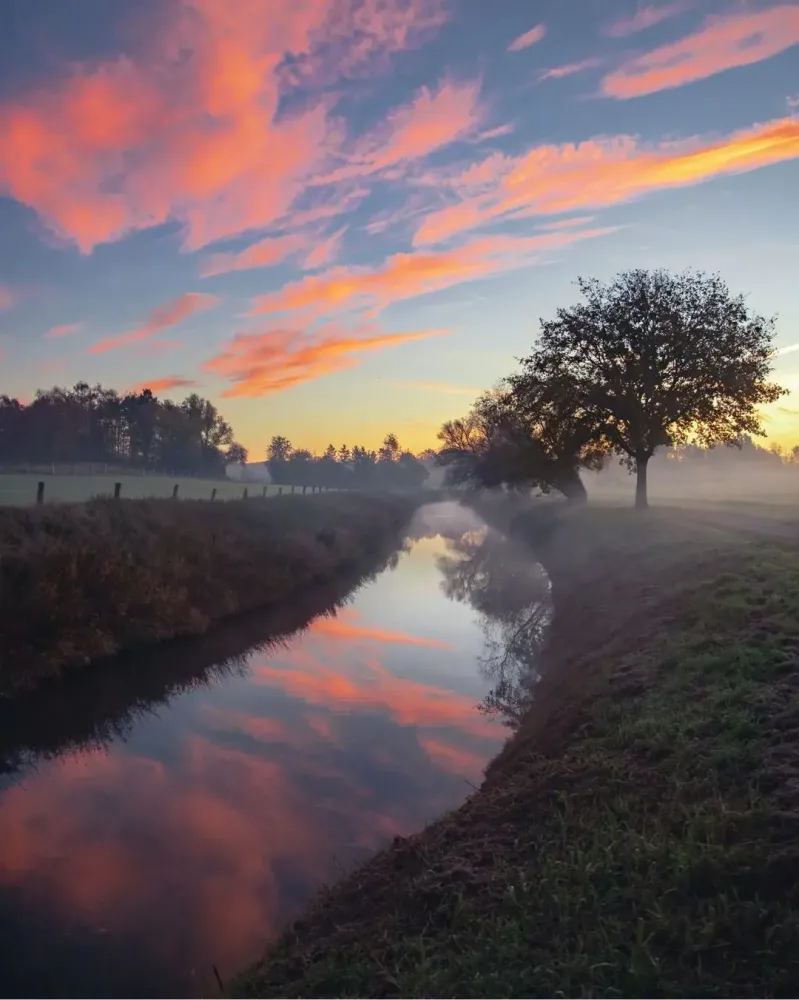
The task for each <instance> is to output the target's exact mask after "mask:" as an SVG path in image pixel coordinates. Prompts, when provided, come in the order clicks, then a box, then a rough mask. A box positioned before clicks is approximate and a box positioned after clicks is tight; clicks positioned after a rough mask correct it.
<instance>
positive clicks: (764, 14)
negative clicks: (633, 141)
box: [602, 3, 799, 100]
mask: <svg viewBox="0 0 799 1000" xmlns="http://www.w3.org/2000/svg"><path fill="white" fill-rule="evenodd" d="M797 44H799V6H797V5H796V4H793V3H790V4H778V5H777V6H775V7H770V8H767V9H765V10H760V11H755V12H751V13H739V12H736V13H732V14H723V15H714V16H712V17H708V18H707V19H706V20H705V21H704V23H703V24H702V26H701V28H699V30H697V31H695V32H694V33H693V34H690V35H686V36H685V37H684V38H681V39H680V40H679V41H677V42H672V43H669V44H667V45H661V46H659V47H658V48H656V49H653V50H652V51H651V52H647V53H645V54H644V55H641V56H636V57H635V58H633V59H630V60H629V61H627V62H625V63H623V64H622V65H621V66H620V67H619V69H617V70H615V71H614V72H613V73H610V74H609V75H608V76H606V77H605V78H604V80H603V81H602V93H603V94H605V96H607V97H615V98H618V99H622V100H623V99H626V98H631V97H641V96H643V95H645V94H653V93H655V92H656V91H659V90H668V89H671V88H673V87H682V86H685V84H688V83H694V82H695V81H697V80H704V79H706V78H707V77H709V76H714V75H715V74H716V73H722V72H724V71H725V70H729V69H735V68H736V67H740V66H748V65H750V64H751V63H756V62H760V61H761V60H763V59H770V58H771V57H772V56H775V55H778V54H779V53H780V52H785V51H786V50H787V49H789V48H791V47H792V46H794V45H797Z"/></svg>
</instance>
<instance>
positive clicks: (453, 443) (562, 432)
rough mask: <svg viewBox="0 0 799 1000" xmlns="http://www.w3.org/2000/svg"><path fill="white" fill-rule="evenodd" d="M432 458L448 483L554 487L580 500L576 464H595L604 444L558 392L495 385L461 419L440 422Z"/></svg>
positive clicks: (582, 493)
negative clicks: (444, 470) (521, 390)
mask: <svg viewBox="0 0 799 1000" xmlns="http://www.w3.org/2000/svg"><path fill="white" fill-rule="evenodd" d="M438 438H439V440H440V441H441V442H442V445H443V448H442V450H441V451H440V452H439V456H438V462H439V464H441V465H443V466H444V467H446V468H447V478H448V481H449V482H450V483H451V484H462V485H471V486H477V487H488V488H491V487H496V486H500V485H506V486H510V487H512V488H524V489H530V488H531V487H538V488H539V489H542V490H543V491H545V492H548V491H549V490H550V489H553V488H554V489H557V490H559V491H560V492H561V493H563V494H564V496H566V497H567V498H568V499H569V500H572V501H582V500H584V499H585V495H586V494H585V487H584V486H583V483H582V481H581V479H580V474H579V470H580V469H581V468H598V467H600V466H601V464H602V462H603V460H604V456H605V454H606V451H607V444H606V442H605V441H604V440H603V439H602V436H601V435H600V434H597V428H596V422H595V421H594V420H593V419H592V418H591V417H590V416H589V415H587V414H585V413H582V412H579V411H575V410H573V409H572V408H571V403H570V401H569V400H568V398H566V396H565V395H564V394H557V393H555V392H554V391H552V390H551V387H550V391H549V392H548V394H547V395H544V394H543V393H540V394H539V395H538V396H535V397H534V395H533V393H532V392H531V391H528V392H527V393H526V394H524V395H522V394H520V393H514V392H512V391H509V390H508V388H507V387H506V386H505V385H504V384H501V385H500V386H499V387H498V388H497V389H495V390H493V391H491V392H487V393H484V394H483V395H482V396H480V397H479V399H478V400H477V402H476V403H475V404H474V406H473V407H472V410H471V412H470V413H469V414H468V415H467V416H466V417H465V418H463V419H460V420H452V421H449V422H447V423H445V424H444V425H443V427H442V428H441V430H440V432H439V434H438Z"/></svg>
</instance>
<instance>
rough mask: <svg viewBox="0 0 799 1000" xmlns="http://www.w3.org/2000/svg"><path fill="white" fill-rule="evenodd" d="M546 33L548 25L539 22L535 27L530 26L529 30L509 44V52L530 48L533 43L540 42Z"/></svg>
mask: <svg viewBox="0 0 799 1000" xmlns="http://www.w3.org/2000/svg"><path fill="white" fill-rule="evenodd" d="M546 33H547V28H546V25H545V24H537V25H536V26H535V27H534V28H530V30H529V31H525V33H524V34H523V35H519V37H518V38H514V40H513V41H512V42H511V43H510V45H509V46H508V52H521V50H522V49H529V48H530V46H531V45H535V44H536V43H537V42H540V41H541V39H542V38H543V37H544V35H546Z"/></svg>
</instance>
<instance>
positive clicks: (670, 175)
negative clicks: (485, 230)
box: [414, 118, 799, 246]
mask: <svg viewBox="0 0 799 1000" xmlns="http://www.w3.org/2000/svg"><path fill="white" fill-rule="evenodd" d="M796 158H799V121H797V120H796V119H795V118H779V119H776V120H774V121H771V122H766V123H765V124H762V125H755V126H753V127H752V128H749V129H743V130H741V131H739V132H733V133H732V134H730V135H728V136H726V137H723V138H720V139H713V140H709V139H704V140H703V139H700V138H692V139H688V140H685V141H682V142H671V143H666V144H663V145H660V146H659V145H646V144H643V143H641V142H640V141H639V140H638V139H636V138H634V137H632V136H616V137H612V138H604V137H603V138H596V139H588V140H586V141H585V142H581V143H579V144H577V145H573V144H563V145H545V146H537V147H534V148H533V149H531V150H530V151H529V152H528V153H526V154H522V155H521V156H517V157H510V156H504V155H502V154H499V153H495V154H492V156H490V157H488V158H487V159H486V160H484V161H483V162H482V163H481V164H479V165H475V166H473V167H471V168H470V169H469V170H468V171H465V172H464V173H463V174H462V175H461V176H460V177H455V178H443V179H442V186H443V184H444V183H445V182H446V181H447V180H448V181H449V184H450V186H451V188H452V189H453V192H456V193H457V195H459V198H458V200H457V201H455V202H454V203H453V204H452V205H450V206H448V207H446V208H443V209H440V210H438V211H434V212H431V213H430V214H429V215H427V216H426V218H425V219H424V221H423V222H422V224H421V225H420V227H419V229H418V230H417V232H416V235H415V237H414V243H415V245H416V246H429V245H431V244H435V243H441V242H444V241H447V240H451V239H452V238H453V237H455V236H458V235H459V234H462V233H464V232H467V231H470V230H473V229H475V228H477V227H479V226H482V225H485V224H487V223H488V222H492V221H495V220H499V219H503V218H511V217H513V218H520V217H525V216H526V217H534V216H546V215H557V214H560V213H563V212H574V211H581V210H582V211H584V210H586V209H595V208H601V207H606V206H609V205H616V204H618V203H620V202H626V201H630V200H632V199H634V198H639V197H641V196H642V195H645V194H648V193H650V192H652V191H663V190H667V189H669V188H679V187H687V186H689V185H692V184H699V183H701V182H703V181H707V180H710V179H711V178H713V177H721V176H725V175H729V174H736V173H744V172H747V171H751V170H757V169H759V168H761V167H765V166H768V165H770V164H773V163H781V162H785V161H788V160H793V159H796ZM472 192H474V193H472Z"/></svg>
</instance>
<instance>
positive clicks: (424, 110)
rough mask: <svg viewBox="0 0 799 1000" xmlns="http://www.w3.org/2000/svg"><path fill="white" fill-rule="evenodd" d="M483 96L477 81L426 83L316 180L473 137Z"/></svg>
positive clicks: (379, 167)
mask: <svg viewBox="0 0 799 1000" xmlns="http://www.w3.org/2000/svg"><path fill="white" fill-rule="evenodd" d="M479 97H480V85H479V83H478V82H477V81H469V82H466V83H453V82H452V81H448V80H445V81H444V82H443V83H441V84H440V85H439V86H438V88H437V89H436V90H431V89H430V88H429V87H422V88H421V89H420V90H418V91H417V93H416V95H415V96H414V98H413V100H412V101H411V102H410V103H409V104H407V105H404V106H403V107H400V108H397V109H395V110H394V111H393V112H391V113H390V114H389V115H388V118H387V119H386V122H385V124H383V125H381V126H380V127H379V128H378V129H376V130H374V131H373V132H372V133H370V134H368V135H366V136H364V137H362V138H361V139H359V140H358V141H357V143H356V144H355V147H354V150H353V151H352V152H351V153H349V154H347V156H346V158H347V161H348V162H347V163H346V164H345V165H344V166H341V167H338V168H337V169H335V170H333V171H332V172H331V173H328V174H323V175H320V176H319V177H317V178H316V180H315V182H314V183H317V184H332V183H336V182H339V181H342V180H347V179H350V178H355V177H366V176H368V175H370V174H375V173H378V172H379V171H385V170H387V169H388V168H390V167H394V166H397V165H398V164H401V163H403V162H408V161H412V160H418V159H421V158H422V157H425V156H429V155H430V153H434V152H435V151H436V150H438V149H441V148H443V147H444V146H447V145H449V144H450V143H452V142H455V141H456V140H457V139H461V138H464V137H466V136H468V135H469V134H470V133H471V132H473V131H474V130H475V129H476V128H477V127H478V126H479V124H480V120H481V116H482V112H481V109H480V105H479Z"/></svg>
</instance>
